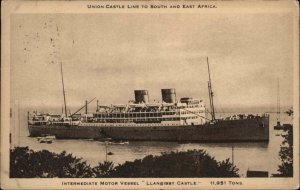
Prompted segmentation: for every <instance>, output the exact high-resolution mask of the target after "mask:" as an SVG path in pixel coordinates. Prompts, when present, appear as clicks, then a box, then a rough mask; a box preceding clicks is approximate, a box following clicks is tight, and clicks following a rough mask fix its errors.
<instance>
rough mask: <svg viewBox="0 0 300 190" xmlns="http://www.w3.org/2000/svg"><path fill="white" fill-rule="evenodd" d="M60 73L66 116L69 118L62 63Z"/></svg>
mask: <svg viewBox="0 0 300 190" xmlns="http://www.w3.org/2000/svg"><path fill="white" fill-rule="evenodd" d="M60 71H61V83H62V87H63V95H64V106H65V115H66V117H68V113H67V103H66V93H65V85H64V75H63V68H62V62H60Z"/></svg>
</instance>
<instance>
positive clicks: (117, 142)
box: [108, 141, 129, 145]
mask: <svg viewBox="0 0 300 190" xmlns="http://www.w3.org/2000/svg"><path fill="white" fill-rule="evenodd" d="M108 144H119V145H123V144H129V141H110V142H108Z"/></svg>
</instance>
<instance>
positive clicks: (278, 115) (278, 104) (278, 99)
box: [277, 79, 280, 123]
mask: <svg viewBox="0 0 300 190" xmlns="http://www.w3.org/2000/svg"><path fill="white" fill-rule="evenodd" d="M278 122H280V95H279V79H277V123H278Z"/></svg>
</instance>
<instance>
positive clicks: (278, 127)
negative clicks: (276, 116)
mask: <svg viewBox="0 0 300 190" xmlns="http://www.w3.org/2000/svg"><path fill="white" fill-rule="evenodd" d="M274 130H283V126H282V125H281V124H280V121H277V125H275V126H274Z"/></svg>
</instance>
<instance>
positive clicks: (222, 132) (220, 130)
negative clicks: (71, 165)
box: [28, 117, 269, 142]
mask: <svg viewBox="0 0 300 190" xmlns="http://www.w3.org/2000/svg"><path fill="white" fill-rule="evenodd" d="M28 128H29V133H30V136H42V135H46V134H47V135H55V137H56V138H60V139H102V138H112V139H114V140H131V141H133V140H134V141H178V142H181V141H187V142H237V141H248V142H251V141H269V118H268V117H262V118H255V119H244V120H220V121H218V122H217V123H215V124H205V125H177V126H176V125H166V126H161V125H155V124H148V125H146V124H144V125H143V126H140V125H134V126H131V125H126V124H122V125H115V124H111V125H110V124H106V126H104V125H97V124H91V125H90V126H76V125H71V126H52V125H42V126H36V125H28Z"/></svg>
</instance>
